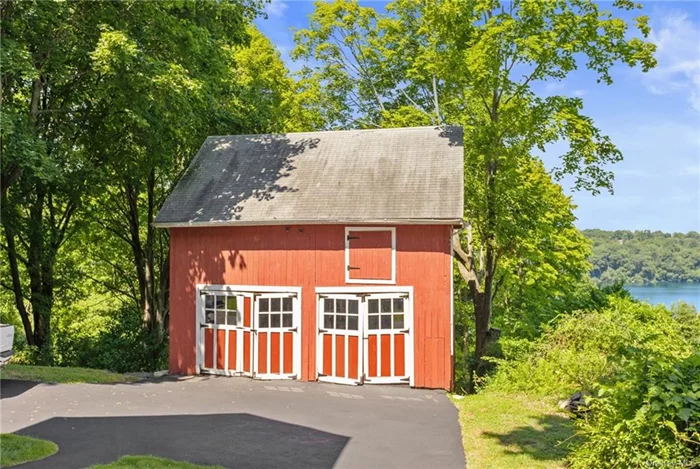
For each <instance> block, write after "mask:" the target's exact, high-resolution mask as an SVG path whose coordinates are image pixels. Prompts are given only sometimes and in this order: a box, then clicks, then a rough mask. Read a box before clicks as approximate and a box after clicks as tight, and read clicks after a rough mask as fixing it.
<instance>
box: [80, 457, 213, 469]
mask: <svg viewBox="0 0 700 469" xmlns="http://www.w3.org/2000/svg"><path fill="white" fill-rule="evenodd" d="M121 468H130V469H166V468H167V469H223V467H221V466H200V465H197V464H192V463H188V462H180V461H171V460H170V459H163V458H157V457H155V456H124V457H121V458H119V459H117V460H116V461H114V462H113V463H109V464H100V465H97V466H91V467H90V469H121Z"/></svg>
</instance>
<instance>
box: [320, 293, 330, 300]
mask: <svg viewBox="0 0 700 469" xmlns="http://www.w3.org/2000/svg"><path fill="white" fill-rule="evenodd" d="M318 297H319V298H320V299H322V300H324V299H326V298H328V295H321V294H319V295H318Z"/></svg>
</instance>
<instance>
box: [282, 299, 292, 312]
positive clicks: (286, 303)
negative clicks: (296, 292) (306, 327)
mask: <svg viewBox="0 0 700 469" xmlns="http://www.w3.org/2000/svg"><path fill="white" fill-rule="evenodd" d="M291 310H292V299H291V298H282V311H291Z"/></svg>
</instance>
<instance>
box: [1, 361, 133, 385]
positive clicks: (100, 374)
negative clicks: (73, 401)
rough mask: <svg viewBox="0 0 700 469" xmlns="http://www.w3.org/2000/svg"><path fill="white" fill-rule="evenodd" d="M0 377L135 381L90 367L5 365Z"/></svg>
mask: <svg viewBox="0 0 700 469" xmlns="http://www.w3.org/2000/svg"><path fill="white" fill-rule="evenodd" d="M0 379H21V380H25V381H42V382H46V383H94V384H113V383H124V382H131V381H136V378H135V377H133V376H128V375H122V374H119V373H111V372H109V371H103V370H93V369H90V368H64V367H58V366H28V365H12V364H10V365H7V366H5V367H3V368H2V369H0Z"/></svg>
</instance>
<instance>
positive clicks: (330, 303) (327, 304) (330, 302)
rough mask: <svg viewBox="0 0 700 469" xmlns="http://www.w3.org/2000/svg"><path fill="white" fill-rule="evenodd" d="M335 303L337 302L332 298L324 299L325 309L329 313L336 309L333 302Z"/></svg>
mask: <svg viewBox="0 0 700 469" xmlns="http://www.w3.org/2000/svg"><path fill="white" fill-rule="evenodd" d="M334 303H335V302H334V301H333V300H331V299H330V298H326V299H324V300H323V309H324V310H325V311H326V312H327V313H332V312H333V311H334V309H333V304H334Z"/></svg>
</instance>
